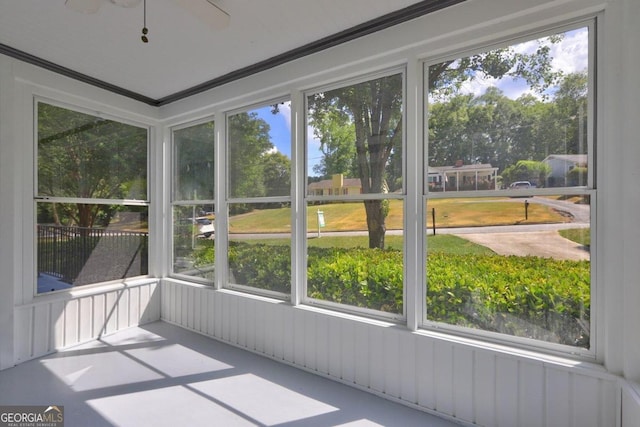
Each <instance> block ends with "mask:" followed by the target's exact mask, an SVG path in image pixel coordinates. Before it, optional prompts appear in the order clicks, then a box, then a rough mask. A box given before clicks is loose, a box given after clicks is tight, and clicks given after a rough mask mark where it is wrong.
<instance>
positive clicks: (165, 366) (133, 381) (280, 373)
mask: <svg viewBox="0 0 640 427" xmlns="http://www.w3.org/2000/svg"><path fill="white" fill-rule="evenodd" d="M0 405H59V406H60V405H61V406H64V416H65V426H66V427H75V426H112V425H116V426H154V427H157V426H172V427H175V426H225V427H226V426H249V425H253V426H305V427H306V426H338V425H340V426H346V425H348V426H403V427H408V426H430V427H431V426H433V427H450V426H455V425H457V424H454V423H452V422H450V421H447V420H443V419H440V418H437V417H434V416H432V415H429V414H427V413H424V412H421V411H418V410H414V409H412V408H409V407H406V406H403V405H400V404H397V403H394V402H390V401H387V400H384V399H382V398H380V397H377V396H374V395H372V394H369V393H366V392H363V391H360V390H357V389H355V388H352V387H348V386H346V385H343V384H340V383H337V382H335V381H331V380H329V379H327V378H323V377H321V376H318V375H313V374H311V373H308V372H304V371H302V370H299V369H296V368H293V367H291V366H288V365H285V364H282V363H278V362H276V361H273V360H270V359H267V358H264V357H261V356H258V355H255V354H252V353H250V352H247V351H243V350H241V349H238V348H234V347H231V346H229V345H226V344H224V343H220V342H217V341H215V340H211V339H209V338H206V337H204V336H201V335H198V334H195V333H192V332H190V331H187V330H184V329H181V328H178V327H176V326H173V325H170V324H167V323H164V322H155V323H152V324H149V325H145V326H142V327H137V328H132V329H129V330H126V331H121V332H118V333H116V334H114V335H111V336H109V337H105V338H103V339H102V340H101V341H95V342H92V343H89V344H85V345H82V346H78V347H74V348H71V349H68V350H65V351H62V352H59V353H56V354H52V355H49V356H46V357H43V358H40V359H36V360H32V361H29V362H26V363H23V364H21V365H18V366H17V367H15V368H11V369H7V370H5V371H2V372H0Z"/></svg>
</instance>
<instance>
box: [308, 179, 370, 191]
mask: <svg viewBox="0 0 640 427" xmlns="http://www.w3.org/2000/svg"><path fill="white" fill-rule="evenodd" d="M347 187H357V188H360V187H362V183H361V182H360V178H344V179H343V180H342V188H347ZM325 188H333V181H332V180H330V179H325V180H322V181H318V182H312V183H311V184H309V190H319V189H325Z"/></svg>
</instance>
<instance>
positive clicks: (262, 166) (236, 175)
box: [227, 102, 291, 198]
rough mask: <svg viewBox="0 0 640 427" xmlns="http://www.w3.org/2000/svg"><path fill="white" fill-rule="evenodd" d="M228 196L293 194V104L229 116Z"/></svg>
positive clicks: (281, 104) (267, 107)
mask: <svg viewBox="0 0 640 427" xmlns="http://www.w3.org/2000/svg"><path fill="white" fill-rule="evenodd" d="M227 132H228V135H227V139H228V156H229V157H228V161H229V173H228V176H229V196H230V197H232V198H243V197H265V196H289V195H290V194H291V103H290V102H284V103H280V104H277V105H268V106H265V107H262V108H257V109H254V110H251V111H247V112H242V113H238V114H234V115H231V116H229V118H228V121H227Z"/></svg>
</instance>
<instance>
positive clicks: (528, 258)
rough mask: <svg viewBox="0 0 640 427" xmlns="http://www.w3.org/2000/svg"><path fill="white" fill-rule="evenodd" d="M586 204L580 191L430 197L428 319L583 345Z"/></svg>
mask: <svg viewBox="0 0 640 427" xmlns="http://www.w3.org/2000/svg"><path fill="white" fill-rule="evenodd" d="M590 209H591V208H590V199H589V197H588V196H580V195H575V196H538V197H530V198H519V197H518V198H498V197H496V198H458V199H437V200H430V201H429V202H428V203H427V213H428V216H427V219H426V220H427V226H428V230H427V235H428V237H427V253H428V255H427V301H426V303H427V320H430V321H435V322H443V323H448V324H451V325H458V326H464V327H468V328H477V329H483V330H486V331H492V332H499V333H503V334H508V335H514V336H518V337H525V338H533V339H538V340H543V341H548V342H553V343H559V344H565V345H570V346H579V347H585V348H589V336H590V330H589V329H590V321H589V320H590V288H591V279H590V277H591V276H590V258H591V257H590V245H591V242H590ZM434 224H435V226H434Z"/></svg>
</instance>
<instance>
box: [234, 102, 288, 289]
mask: <svg viewBox="0 0 640 427" xmlns="http://www.w3.org/2000/svg"><path fill="white" fill-rule="evenodd" d="M227 178H228V197H227V212H228V230H229V234H228V247H227V259H228V282H229V283H228V286H230V287H234V288H238V289H242V290H247V291H250V292H254V293H261V294H267V295H272V296H276V297H280V298H288V296H289V294H290V292H291V103H290V102H289V101H281V102H275V101H274V102H273V104H268V105H264V106H260V107H257V108H253V109H251V110H243V111H240V112H236V113H233V114H229V115H228V116H227Z"/></svg>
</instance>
